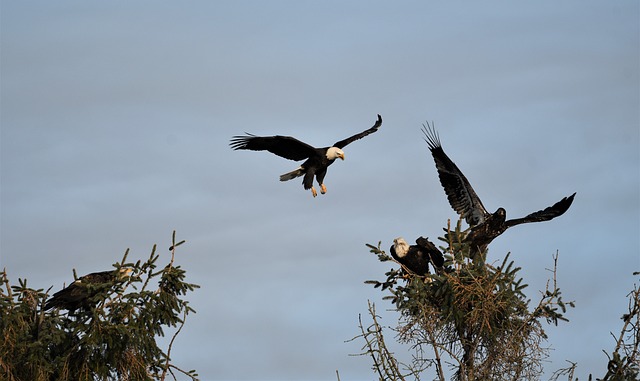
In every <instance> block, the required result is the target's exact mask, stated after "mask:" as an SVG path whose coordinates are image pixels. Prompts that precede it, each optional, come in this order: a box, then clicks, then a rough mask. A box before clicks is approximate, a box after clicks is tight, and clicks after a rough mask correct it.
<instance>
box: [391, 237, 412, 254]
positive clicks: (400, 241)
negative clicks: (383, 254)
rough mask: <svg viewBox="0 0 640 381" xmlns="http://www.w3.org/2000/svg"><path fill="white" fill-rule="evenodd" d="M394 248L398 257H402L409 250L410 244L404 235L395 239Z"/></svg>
mask: <svg viewBox="0 0 640 381" xmlns="http://www.w3.org/2000/svg"><path fill="white" fill-rule="evenodd" d="M393 249H394V250H395V251H396V255H397V256H398V258H402V257H404V256H405V255H407V253H408V252H409V244H408V243H407V241H405V240H404V238H402V237H398V238H396V239H394V240H393Z"/></svg>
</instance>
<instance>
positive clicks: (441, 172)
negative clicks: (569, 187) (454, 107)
mask: <svg viewBox="0 0 640 381" xmlns="http://www.w3.org/2000/svg"><path fill="white" fill-rule="evenodd" d="M423 127H424V128H423V132H424V135H425V141H426V142H427V145H428V146H429V150H430V151H431V155H432V156H433V159H434V160H435V162H436V168H437V170H438V176H439V177H440V184H442V187H443V188H444V191H445V193H446V194H447V198H448V199H449V204H451V207H452V208H453V209H454V210H455V211H456V212H457V213H458V214H460V215H461V216H462V217H463V218H464V219H465V221H467V224H469V226H470V227H471V231H470V232H469V234H468V235H467V236H466V238H465V241H466V242H468V243H469V244H470V253H469V255H470V256H471V258H474V257H475V255H476V254H478V253H484V252H485V251H486V248H487V246H488V245H489V243H491V241H493V240H494V239H495V238H496V237H498V236H499V235H500V234H502V233H504V231H505V230H507V229H508V228H510V227H512V226H515V225H519V224H524V223H528V222H541V221H549V220H551V219H554V218H556V217H558V216H561V215H562V214H564V212H566V211H567V209H569V207H570V206H571V203H572V202H573V198H574V196H575V195H576V194H575V193H574V194H572V195H571V196H568V197H564V198H563V199H562V200H560V201H558V202H556V203H555V204H553V205H552V206H550V207H548V208H545V209H542V210H539V211H537V212H534V213H531V214H529V215H527V216H525V217H522V218H516V219H513V220H507V219H506V217H507V212H506V211H505V210H504V208H498V210H496V212H495V213H493V214H492V213H489V212H487V210H486V209H485V207H484V205H482V201H480V198H479V197H478V195H477V194H476V192H475V191H474V190H473V188H472V187H471V184H470V183H469V181H468V180H467V178H466V177H465V176H464V175H463V174H462V171H460V169H459V168H458V166H456V165H455V163H454V162H453V161H451V159H449V156H447V154H446V153H444V150H443V149H442V144H440V137H439V136H438V133H437V132H436V130H435V129H434V127H433V125H431V126H430V125H429V123H427V125H426V126H424V125H423Z"/></svg>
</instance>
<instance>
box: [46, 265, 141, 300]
mask: <svg viewBox="0 0 640 381" xmlns="http://www.w3.org/2000/svg"><path fill="white" fill-rule="evenodd" d="M132 271H133V270H132V269H130V268H120V269H119V270H113V271H102V272H97V273H91V274H87V275H84V276H81V277H80V278H78V279H76V280H75V281H74V282H73V283H71V284H70V285H69V286H67V287H65V288H63V289H62V290H60V291H58V292H56V293H55V294H53V296H52V297H51V298H49V300H47V302H46V303H45V305H44V309H45V311H46V310H49V309H51V308H61V309H65V310H69V311H75V310H77V309H78V308H84V309H89V308H90V307H91V306H92V304H93V303H95V301H93V300H92V299H93V298H94V297H95V296H97V295H98V294H100V293H101V292H107V291H108V290H109V288H110V287H111V286H112V285H113V284H114V283H115V282H118V281H121V280H123V279H124V278H126V277H127V276H129V274H131V272H132Z"/></svg>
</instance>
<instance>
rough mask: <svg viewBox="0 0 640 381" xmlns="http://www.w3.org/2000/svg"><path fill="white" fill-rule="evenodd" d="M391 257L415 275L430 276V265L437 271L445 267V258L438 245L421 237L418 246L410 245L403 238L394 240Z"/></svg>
mask: <svg viewBox="0 0 640 381" xmlns="http://www.w3.org/2000/svg"><path fill="white" fill-rule="evenodd" d="M389 252H390V253H391V256H392V257H393V258H394V259H395V260H396V261H398V262H400V263H401V264H402V265H403V266H404V267H406V268H407V269H408V270H409V271H411V272H412V273H414V274H417V275H421V276H424V275H426V274H429V264H431V266H433V267H434V268H435V269H436V270H438V269H440V268H442V266H443V265H444V256H443V255H442V253H441V252H440V250H438V248H437V247H436V245H434V244H433V243H432V242H430V241H429V240H428V239H427V238H423V237H420V238H418V239H417V240H416V245H409V244H408V243H407V241H405V240H404V238H402V237H398V238H396V239H394V240H393V245H392V246H391V248H390V249H389Z"/></svg>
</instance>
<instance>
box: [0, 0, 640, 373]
mask: <svg viewBox="0 0 640 381" xmlns="http://www.w3.org/2000/svg"><path fill="white" fill-rule="evenodd" d="M0 17H1V19H0V21H1V23H0V24H1V39H2V40H1V46H0V47H1V62H0V63H1V66H0V70H1V73H0V74H1V78H0V80H1V82H0V86H1V99H0V101H1V103H0V107H1V110H0V111H1V114H0V122H1V124H0V127H1V135H0V144H1V175H2V177H1V193H0V197H1V209H0V210H1V213H0V223H1V224H0V228H1V230H0V234H1V236H0V238H1V242H0V244H1V246H0V250H1V251H0V254H1V257H0V262H1V263H0V266H2V267H6V268H7V271H8V272H9V275H10V277H11V279H12V280H14V281H16V280H17V278H18V277H21V278H27V279H28V280H29V284H30V285H31V286H32V287H37V288H45V289H46V288H48V287H50V286H52V285H53V286H54V288H58V287H61V286H62V284H63V283H64V282H68V281H69V280H70V279H71V276H72V272H71V269H72V268H76V269H77V271H78V273H79V274H84V273H89V272H93V271H101V270H105V269H108V268H109V267H110V265H111V264H112V263H113V262H115V261H116V260H119V259H120V258H121V255H122V253H123V252H124V250H125V249H126V248H131V254H130V258H131V256H133V257H137V258H146V257H147V256H148V253H149V251H150V249H151V247H152V245H153V244H154V243H157V244H159V246H160V247H161V248H163V247H168V246H169V242H170V238H171V232H172V230H174V229H175V230H177V231H178V236H179V237H180V238H182V239H186V240H187V244H186V245H185V246H182V247H181V250H180V251H179V253H178V255H179V260H180V262H181V264H182V265H183V267H184V268H185V269H186V270H187V272H188V276H189V280H190V281H192V282H195V283H198V284H200V285H201V286H202V288H201V289H199V290H198V291H197V292H195V293H194V294H193V295H192V296H191V299H190V300H191V304H192V306H193V307H194V308H195V309H196V310H197V311H198V313H197V314H196V315H193V316H192V317H191V318H190V320H189V321H188V323H187V326H186V328H185V330H184V331H183V333H182V335H181V336H180V338H179V339H178V342H177V344H176V348H175V349H174V351H175V352H174V353H175V356H174V360H175V361H176V363H177V364H178V365H180V366H181V367H183V368H187V369H192V368H195V369H197V370H198V371H199V373H200V375H201V376H202V378H203V379H204V380H266V379H273V380H276V379H277V380H286V379H290V380H335V370H336V369H338V370H339V371H340V374H341V378H342V379H343V380H365V379H372V378H373V377H374V375H373V374H372V373H371V370H370V365H371V364H370V361H369V359H368V358H366V357H350V356H348V355H349V354H352V353H357V352H359V350H360V346H361V344H362V343H360V342H355V343H345V340H348V339H350V338H352V337H353V336H355V335H357V334H358V329H357V322H358V314H359V313H363V314H364V313H366V308H367V300H371V301H373V302H375V303H376V304H377V306H378V311H379V312H380V313H381V314H382V316H383V319H384V320H383V322H384V324H386V325H394V324H395V323H396V320H395V319H396V317H397V316H396V314H395V313H390V312H385V310H386V309H388V308H390V307H391V306H390V304H389V303H388V302H387V301H382V300H381V297H382V296H383V295H382V294H381V293H380V292H379V291H378V290H374V289H372V288H371V287H369V286H367V285H365V284H363V282H364V281H365V280H367V279H381V278H383V277H384V272H385V271H387V270H388V269H389V267H390V265H389V264H380V263H379V262H378V261H377V260H376V259H375V257H373V256H372V255H371V254H369V253H368V250H367V248H366V247H365V243H377V242H378V241H382V242H383V245H384V247H388V246H389V245H390V244H391V243H392V239H393V238H395V237H397V236H404V237H405V238H407V239H408V240H412V239H414V238H415V237H417V236H419V235H424V236H429V237H434V238H435V237H436V236H437V235H439V234H440V232H441V228H442V227H443V226H445V224H446V221H447V219H448V218H452V219H455V218H456V216H455V214H454V212H453V211H452V210H451V208H450V207H449V205H448V203H447V201H446V197H445V195H444V192H443V190H442V188H441V187H440V185H439V183H438V179H437V174H436V171H435V167H434V164H433V160H432V159H431V157H430V155H429V152H428V150H427V147H426V144H425V143H424V142H423V141H422V140H421V133H420V127H421V124H422V123H423V122H424V121H425V120H430V121H434V122H435V125H436V128H437V129H438V130H439V132H440V137H441V139H442V143H443V146H444V148H445V150H446V152H447V153H448V154H449V156H450V157H451V158H452V159H453V160H454V161H455V162H456V163H457V164H458V166H459V167H460V168H461V169H462V170H463V171H464V172H465V174H466V175H467V177H468V178H469V180H470V181H471V182H472V184H473V185H474V187H475V190H476V192H477V193H478V194H479V195H480V197H481V198H482V199H483V202H484V204H485V206H486V207H487V208H488V209H489V210H491V211H493V210H495V209H497V208H498V207H500V206H502V207H505V208H506V209H507V213H508V215H509V216H510V217H518V216H523V215H525V214H528V213H530V212H532V211H536V210H538V209H541V208H544V207H546V206H549V205H551V204H553V203H555V202H556V201H558V200H560V199H561V198H562V197H564V196H567V195H569V194H571V193H573V192H577V196H576V199H575V202H574V205H573V206H572V207H571V209H570V210H569V211H568V212H567V213H566V214H565V215H564V216H562V217H560V218H558V219H556V220H553V221H551V222H546V223H541V224H532V225H527V226H520V227H516V228H513V229H511V230H509V231H508V232H506V233H505V234H504V235H503V236H501V237H500V238H498V239H497V240H496V241H495V242H494V243H493V244H492V246H491V254H490V260H491V258H494V259H496V260H497V259H501V258H503V256H504V254H505V253H507V252H511V253H512V255H511V258H512V259H514V260H515V261H516V264H517V265H519V266H521V267H522V268H523V270H522V276H523V277H524V278H525V281H526V283H528V284H529V285H530V287H529V289H528V292H529V294H530V297H531V298H534V299H535V298H536V297H537V295H538V292H537V290H540V289H543V288H544V285H545V283H546V281H547V279H548V277H549V275H550V274H549V272H548V271H547V269H548V268H550V267H551V266H552V264H553V261H552V255H553V254H554V253H556V251H558V252H559V253H560V259H559V274H558V276H559V282H560V284H559V286H560V287H561V289H562V291H563V295H564V297H565V299H567V300H575V302H576V308H575V309H572V310H570V311H569V313H568V314H567V317H568V318H569V319H570V320H571V321H570V322H569V323H562V324H560V325H559V326H558V327H554V326H552V327H547V333H548V334H549V344H550V345H551V346H552V347H553V348H554V349H555V350H554V351H553V352H552V353H551V358H550V359H549V360H550V363H549V364H548V365H547V367H546V369H547V371H549V372H551V371H553V370H555V369H557V368H559V367H562V366H565V365H566V364H567V363H566V362H565V360H570V361H573V362H577V363H578V376H580V378H581V379H582V378H585V379H586V375H588V373H589V372H594V375H595V376H602V375H603V372H604V370H605V367H606V361H607V359H606V357H605V356H604V354H603V353H602V349H605V350H607V351H610V350H611V349H612V348H613V346H614V342H613V339H612V338H611V336H610V332H611V331H613V332H616V331H617V330H618V329H619V327H620V323H621V321H620V316H621V315H622V313H623V312H625V311H624V309H625V307H626V299H625V295H626V294H627V292H628V291H629V290H630V289H631V288H632V285H633V283H634V281H635V282H637V278H636V279H635V280H634V277H633V276H632V275H631V274H632V272H633V271H638V270H640V241H639V238H638V231H640V189H639V187H640V185H639V184H640V180H639V176H640V156H639V148H640V141H639V129H640V121H639V103H640V96H639V87H640V86H639V66H640V62H639V56H640V52H639V39H640V38H639V35H640V31H639V23H640V22H639V20H640V14H639V5H638V2H637V1H616V2H609V1H562V2H556V1H542V2H535V3H533V2H531V3H523V2H518V4H514V3H512V2H507V1H488V2H481V3H480V2H447V3H444V2H424V1H405V2H387V1H366V2H365V1H360V2H357V1H354V2H348V3H345V2H341V1H324V2H312V1H272V2H260V1H241V2H239V1H216V2H206V1H192V2H189V3H184V2H155V1H138V2H96V1H56V2H47V1H30V2H24V1H3V2H2V4H1V8H0ZM378 113H379V114H381V115H382V117H383V119H384V123H383V126H382V128H381V129H380V130H379V131H378V132H377V133H376V134H374V135H371V136H369V137H367V138H366V139H363V140H361V141H358V142H356V143H353V144H352V145H349V146H348V147H347V148H346V149H345V152H346V160H345V161H344V162H339V163H336V164H335V165H333V166H331V167H330V168H329V172H328V175H327V178H326V181H325V183H326V185H327V187H328V190H329V192H328V194H326V195H324V196H319V197H318V198H316V199H313V198H312V197H311V195H310V194H309V193H308V192H305V191H304V190H303V189H302V186H301V185H300V184H299V182H298V181H297V180H294V181H290V182H288V183H280V182H279V181H278V176H279V175H280V174H282V173H285V172H287V171H290V170H292V169H294V168H295V167H296V166H297V164H296V163H294V162H291V161H288V160H284V159H281V158H278V157H275V156H273V155H270V154H268V153H264V152H234V151H232V150H230V149H229V147H228V142H229V138H230V137H231V136H232V135H236V134H240V133H243V132H245V131H246V132H250V133H254V134H258V135H271V134H280V135H293V136H296V137H298V138H299V139H301V140H304V141H306V142H308V143H310V144H312V145H316V146H325V145H328V144H331V143H333V142H335V141H337V140H339V139H342V138H344V137H347V136H350V135H351V134H353V133H357V132H360V131H362V130H364V129H365V128H368V127H370V126H371V125H372V124H373V122H374V121H375V117H376V114H378ZM390 335H391V333H390ZM391 338H392V336H390V337H389V339H391ZM424 378H425V379H429V377H428V376H426V377H424Z"/></svg>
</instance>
